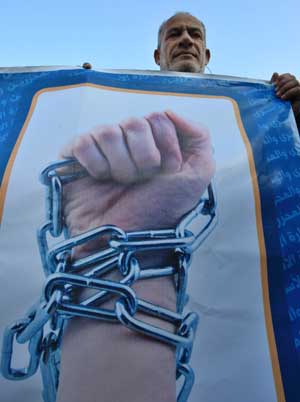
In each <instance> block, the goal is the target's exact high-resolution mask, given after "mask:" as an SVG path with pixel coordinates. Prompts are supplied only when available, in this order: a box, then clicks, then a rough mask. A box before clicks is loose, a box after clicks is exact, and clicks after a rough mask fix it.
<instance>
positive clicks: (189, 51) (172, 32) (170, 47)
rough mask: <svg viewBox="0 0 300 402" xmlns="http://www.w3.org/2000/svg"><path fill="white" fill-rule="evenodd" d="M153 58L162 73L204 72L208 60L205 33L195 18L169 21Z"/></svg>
mask: <svg viewBox="0 0 300 402" xmlns="http://www.w3.org/2000/svg"><path fill="white" fill-rule="evenodd" d="M154 58H155V61H156V63H157V64H158V65H159V66H160V69H161V70H162V71H182V72H191V73H199V72H200V73H201V72H204V68H205V65H206V64H207V63H208V61H209V58H210V52H209V50H208V49H206V45H205V33H204V29H203V27H202V25H201V24H200V23H199V21H197V19H196V18H194V17H192V16H188V15H178V16H176V17H174V18H172V19H171V20H169V21H168V22H167V24H166V26H165V29H164V31H163V32H162V36H161V44H160V48H159V49H156V50H155V53H154Z"/></svg>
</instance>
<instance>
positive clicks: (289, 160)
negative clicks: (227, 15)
mask: <svg viewBox="0 0 300 402" xmlns="http://www.w3.org/2000/svg"><path fill="white" fill-rule="evenodd" d="M85 83H90V84H96V85H102V86H109V87H115V88H123V89H130V90H142V91H159V92H169V93H183V94H201V95H211V96H224V97H229V98H232V99H233V100H235V101H236V102H237V105H238V107H239V111H240V115H241V119H242V123H243V126H244V128H245V131H246V134H247V137H248V139H249V142H250V144H251V147H252V152H253V156H254V163H255V170H256V175H257V181H258V186H259V195H260V202H261V213H262V223H263V233H264V241H265V246H266V253H267V267H268V284H269V297H270V308H271V313H272V323H273V329H274V335H275V341H276V348H277V354H278V359H279V365H280V371H281V377H282V382H283V387H284V393H285V400H286V402H298V401H299V398H300V395H299V394H300V391H299V387H298V384H299V372H300V271H299V267H300V247H299V245H300V164H299V160H300V159H299V156H300V142H299V137H298V133H297V131H296V128H295V125H294V124H291V107H290V104H289V103H288V102H283V101H280V100H279V99H278V98H277V97H276V96H275V93H274V89H273V87H272V86H271V85H268V84H264V83H254V82H248V81H247V82H243V81H242V80H241V81H238V80H236V79H232V80H231V79H230V78H228V79H221V78H220V79H218V78H207V79H206V78H202V79H199V78H197V79H196V78H193V77H188V76H176V75H174V76H166V75H159V74H157V75H147V74H145V75H143V74H134V73H130V74H121V73H120V74H119V73H109V72H97V71H88V70H82V69H78V70H77V69H72V70H56V71H41V72H27V73H10V74H3V73H2V74H0V152H1V153H0V183H1V182H2V180H3V176H4V172H5V169H6V166H7V163H8V160H9V158H10V155H11V153H12V150H13V148H14V146H15V144H16V141H17V139H18V136H19V134H20V131H21V129H22V127H23V124H24V122H25V119H26V117H27V115H28V112H29V109H30V106H31V102H32V100H33V97H34V95H35V94H36V93H37V92H38V91H39V90H41V89H45V88H51V87H60V86H68V85H76V84H85Z"/></svg>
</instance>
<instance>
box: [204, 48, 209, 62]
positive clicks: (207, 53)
mask: <svg viewBox="0 0 300 402" xmlns="http://www.w3.org/2000/svg"><path fill="white" fill-rule="evenodd" d="M205 58H206V62H205V65H206V64H208V62H209V60H210V50H209V49H205Z"/></svg>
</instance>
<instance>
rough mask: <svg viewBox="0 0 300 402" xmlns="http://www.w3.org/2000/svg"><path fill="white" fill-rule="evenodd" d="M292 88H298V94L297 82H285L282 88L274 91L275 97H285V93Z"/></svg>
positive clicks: (299, 85)
mask: <svg viewBox="0 0 300 402" xmlns="http://www.w3.org/2000/svg"><path fill="white" fill-rule="evenodd" d="M292 88H298V89H299V92H300V84H299V82H298V81H296V80H290V81H287V82H286V83H284V84H283V85H282V86H280V87H278V89H277V91H276V95H277V96H282V95H285V93H286V92H287V91H288V90H290V89H292Z"/></svg>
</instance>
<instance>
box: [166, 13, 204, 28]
mask: <svg viewBox="0 0 300 402" xmlns="http://www.w3.org/2000/svg"><path fill="white" fill-rule="evenodd" d="M185 27H189V28H193V29H199V30H200V31H202V32H203V31H204V29H203V25H202V24H201V23H200V22H199V20H197V18H195V17H193V16H192V15H176V16H174V17H173V18H171V19H170V20H169V21H168V22H167V23H166V26H165V32H166V31H169V30H170V29H173V28H185Z"/></svg>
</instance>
